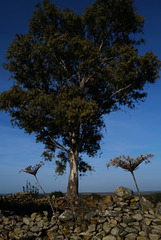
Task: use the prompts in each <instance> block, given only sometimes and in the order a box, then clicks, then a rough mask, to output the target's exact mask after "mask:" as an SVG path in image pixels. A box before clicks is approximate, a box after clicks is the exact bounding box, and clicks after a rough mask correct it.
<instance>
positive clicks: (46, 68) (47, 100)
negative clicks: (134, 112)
mask: <svg viewBox="0 0 161 240" xmlns="http://www.w3.org/2000/svg"><path fill="white" fill-rule="evenodd" d="M143 25H144V18H143V17H141V16H139V15H138V14H137V12H136V9H135V7H134V1H133V0H117V1H114V0H95V2H94V3H93V4H92V5H91V6H89V7H87V8H86V9H85V11H84V13H83V14H82V15H79V14H78V13H75V12H73V11H72V10H70V9H64V10H62V9H60V8H58V7H57V6H56V5H55V4H54V3H52V2H50V1H49V0H43V1H42V3H41V4H38V5H37V9H36V10H35V11H34V13H33V16H32V18H31V19H30V21H29V30H28V33H26V34H17V35H16V36H15V39H14V40H13V41H12V43H11V44H10V46H9V48H8V53H7V56H6V59H7V62H6V63H5V64H4V68H5V69H8V70H9V71H10V73H11V76H12V78H13V79H14V84H13V87H12V88H11V89H10V90H8V91H5V92H3V93H1V94H0V109H1V110H5V111H6V112H9V114H10V116H11V121H12V123H13V124H15V125H17V126H18V127H19V128H21V129H24V130H25V132H26V133H29V134H31V133H34V134H35V136H36V140H37V142H43V143H44V145H45V147H46V152H45V153H44V157H45V159H50V160H51V159H52V157H53V153H55V150H56V149H59V150H60V152H59V154H58V160H57V166H58V168H57V171H58V172H59V170H60V173H63V172H64V171H65V169H66V163H67V162H69V160H70V156H69V153H71V152H72V153H73V152H78V153H79V156H78V159H77V165H78V166H79V170H80V171H83V172H85V171H86V170H87V169H88V170H91V167H90V166H89V165H88V164H87V163H86V162H83V160H82V158H81V154H83V153H86V154H87V155H88V156H92V157H93V156H94V155H95V154H96V153H97V151H98V150H99V149H100V141H101V138H102V133H101V130H102V128H103V127H104V121H103V118H102V116H103V115H104V114H109V113H110V112H112V111H116V110H118V109H120V108H121V106H128V107H129V108H134V106H135V104H136V103H137V102H138V101H140V100H143V99H144V98H145V96H146V92H144V86H145V84H146V83H154V82H155V80H156V79H157V78H158V76H159V69H160V61H159V60H158V58H157V56H155V55H154V54H153V52H147V53H146V54H145V55H144V56H140V55H139V53H138V46H139V45H140V44H141V43H142V42H144V40H143V39H142V38H138V39H137V38H136V37H137V36H140V35H139V34H140V33H142V32H143ZM71 150H72V151H71ZM59 159H61V160H60V161H59Z"/></svg>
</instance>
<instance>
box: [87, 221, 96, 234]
mask: <svg viewBox="0 0 161 240" xmlns="http://www.w3.org/2000/svg"><path fill="white" fill-rule="evenodd" d="M95 230H96V224H94V223H92V224H90V225H89V226H88V232H94V231H95Z"/></svg>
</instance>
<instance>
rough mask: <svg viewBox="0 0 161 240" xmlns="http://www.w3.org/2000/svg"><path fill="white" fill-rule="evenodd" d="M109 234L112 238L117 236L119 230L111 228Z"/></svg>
mask: <svg viewBox="0 0 161 240" xmlns="http://www.w3.org/2000/svg"><path fill="white" fill-rule="evenodd" d="M111 234H112V235H114V236H116V235H119V229H118V227H114V228H112V230H111Z"/></svg>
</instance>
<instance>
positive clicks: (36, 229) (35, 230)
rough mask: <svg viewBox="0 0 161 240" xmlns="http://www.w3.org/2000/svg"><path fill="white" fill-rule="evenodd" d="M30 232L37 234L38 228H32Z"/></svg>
mask: <svg viewBox="0 0 161 240" xmlns="http://www.w3.org/2000/svg"><path fill="white" fill-rule="evenodd" d="M30 230H31V232H38V231H39V227H38V226H33V227H32V228H31V229H30Z"/></svg>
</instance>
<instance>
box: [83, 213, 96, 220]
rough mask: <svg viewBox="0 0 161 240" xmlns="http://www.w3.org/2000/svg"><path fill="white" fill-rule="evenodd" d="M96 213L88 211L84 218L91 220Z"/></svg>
mask: <svg viewBox="0 0 161 240" xmlns="http://www.w3.org/2000/svg"><path fill="white" fill-rule="evenodd" d="M94 215H95V214H94V212H93V211H91V212H89V213H87V214H86V215H85V216H84V219H85V220H90V219H91V218H93V217H94Z"/></svg>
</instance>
